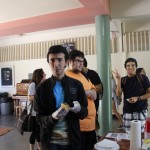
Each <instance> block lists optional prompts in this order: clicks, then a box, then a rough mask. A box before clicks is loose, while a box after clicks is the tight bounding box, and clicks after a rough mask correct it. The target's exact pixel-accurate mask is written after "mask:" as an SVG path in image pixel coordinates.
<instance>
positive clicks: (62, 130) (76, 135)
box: [34, 45, 87, 150]
mask: <svg viewBox="0 0 150 150" xmlns="http://www.w3.org/2000/svg"><path fill="white" fill-rule="evenodd" d="M67 59H68V53H67V51H66V49H65V48H64V47H62V46H61V45H55V46H52V47H50V49H49V51H48V54H47V61H48V63H49V65H50V68H51V71H52V76H51V77H50V78H48V79H47V80H45V81H44V82H43V83H41V84H40V85H39V86H38V87H37V89H36V94H35V103H34V108H35V110H36V112H37V121H38V123H39V124H40V127H41V128H40V131H41V144H42V150H59V149H61V150H79V149H80V148H81V140H80V139H81V137H80V125H79V119H84V118H85V117H86V116H87V98H86V94H85V91H84V88H83V85H82V84H81V82H79V81H77V80H75V79H73V78H70V77H68V76H66V75H65V73H64V69H65V67H66V65H67ZM62 103H65V104H67V105H68V106H69V107H67V109H65V110H62V107H61V106H62Z"/></svg>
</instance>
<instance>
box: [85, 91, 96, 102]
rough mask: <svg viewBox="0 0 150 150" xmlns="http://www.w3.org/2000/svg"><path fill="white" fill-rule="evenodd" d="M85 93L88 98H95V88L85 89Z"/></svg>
mask: <svg viewBox="0 0 150 150" xmlns="http://www.w3.org/2000/svg"><path fill="white" fill-rule="evenodd" d="M85 93H86V95H87V96H88V97H90V99H93V100H96V98H97V93H96V90H95V89H91V90H87V91H85Z"/></svg>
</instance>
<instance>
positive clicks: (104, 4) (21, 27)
mask: <svg viewBox="0 0 150 150" xmlns="http://www.w3.org/2000/svg"><path fill="white" fill-rule="evenodd" d="M0 3H1V5H0V37H4V36H11V35H18V34H24V33H30V32H37V31H43V30H50V29H56V28H62V27H70V26H76V25H84V24H91V23H94V22H95V16H96V15H98V14H110V5H109V0H26V1H25V0H13V1H12V0H11V1H10V0H0Z"/></svg>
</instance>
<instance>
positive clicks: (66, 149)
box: [50, 143, 71, 150]
mask: <svg viewBox="0 0 150 150" xmlns="http://www.w3.org/2000/svg"><path fill="white" fill-rule="evenodd" d="M50 150H71V145H58V144H53V143H51V144H50Z"/></svg>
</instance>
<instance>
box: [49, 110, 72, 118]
mask: <svg viewBox="0 0 150 150" xmlns="http://www.w3.org/2000/svg"><path fill="white" fill-rule="evenodd" d="M68 112H69V109H67V110H65V109H63V108H62V107H60V108H59V109H58V110H56V111H55V112H53V114H52V117H53V118H54V119H56V120H60V119H62V118H64V117H65V116H66V115H67V114H68Z"/></svg>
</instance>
